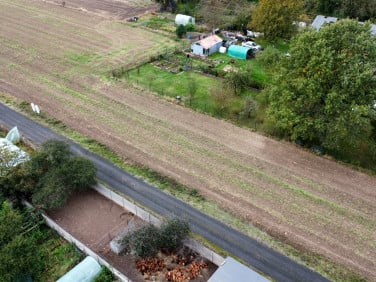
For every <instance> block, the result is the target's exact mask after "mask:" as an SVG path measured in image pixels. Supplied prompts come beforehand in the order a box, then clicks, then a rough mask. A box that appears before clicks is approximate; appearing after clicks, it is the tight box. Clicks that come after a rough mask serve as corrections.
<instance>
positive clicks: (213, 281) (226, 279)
mask: <svg viewBox="0 0 376 282" xmlns="http://www.w3.org/2000/svg"><path fill="white" fill-rule="evenodd" d="M232 281H236V282H270V280H269V279H267V278H265V277H264V276H262V275H260V274H258V273H257V272H256V271H254V270H252V269H250V268H249V267H247V266H245V265H244V264H241V263H240V262H238V261H236V260H234V259H233V258H231V257H227V258H226V260H225V261H224V262H223V264H222V265H220V266H219V267H218V269H217V270H216V271H215V272H214V273H213V275H212V276H211V277H210V278H209V280H208V282H232Z"/></svg>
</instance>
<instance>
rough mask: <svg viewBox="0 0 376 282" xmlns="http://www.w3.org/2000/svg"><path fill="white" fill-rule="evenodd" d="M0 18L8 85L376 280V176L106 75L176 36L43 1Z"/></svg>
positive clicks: (12, 5)
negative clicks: (111, 79) (167, 99)
mask: <svg viewBox="0 0 376 282" xmlns="http://www.w3.org/2000/svg"><path fill="white" fill-rule="evenodd" d="M85 2H88V1H85ZM108 2H111V1H108ZM74 3H78V1H77V2H74ZM90 3H92V5H95V3H96V2H90ZM98 5H99V4H98ZM68 6H69V3H68ZM92 7H95V6H92ZM20 19H22V20H20ZM0 24H1V27H2V28H1V29H0V44H1V48H0V91H2V92H3V93H8V94H10V95H13V96H14V97H17V98H19V99H22V100H25V101H27V102H34V103H36V104H38V105H39V106H40V107H41V109H42V111H45V112H48V113H49V114H50V115H52V116H53V117H55V118H56V119H59V120H61V121H63V122H64V123H65V124H66V125H68V126H70V127H72V128H74V129H76V130H77V131H79V132H81V133H82V134H84V135H87V136H89V137H92V138H94V139H96V140H98V141H99V142H101V143H103V144H106V145H107V146H108V147H110V148H111V149H113V150H114V151H115V152H117V153H118V154H120V155H121V156H123V157H124V158H125V159H129V160H130V161H133V162H136V163H139V164H142V165H144V166H147V167H150V168H151V169H153V170H155V171H157V172H159V173H161V174H163V175H166V176H169V177H171V178H173V179H175V180H177V181H178V182H180V183H183V184H185V185H187V186H189V187H191V188H194V189H197V190H198V191H199V192H200V193H201V194H203V195H204V196H205V197H206V198H208V199H210V200H213V201H216V202H217V203H218V204H219V205H220V206H221V207H222V208H223V209H226V210H229V211H231V212H233V213H234V214H236V215H238V216H239V217H241V218H243V219H244V220H247V221H248V222H250V223H252V224H254V225H256V226H258V227H260V228H261V229H263V230H265V231H267V232H268V233H269V234H272V235H273V236H275V237H278V238H279V239H281V240H282V241H285V242H288V243H289V244H292V245H294V246H296V247H298V248H301V249H304V250H307V251H309V252H313V253H317V254H320V255H323V256H325V257H327V258H329V259H331V260H332V261H334V262H337V263H339V264H342V265H345V266H346V267H348V268H350V269H352V270H354V271H356V272H358V273H360V274H362V275H364V276H366V277H368V279H369V280H376V265H375V262H376V245H375V242H376V189H375V187H376V178H375V177H374V176H370V175H367V174H365V173H362V172H359V171H355V170H352V169H351V168H349V167H346V166H344V165H341V164H339V163H337V162H335V161H332V160H330V159H328V158H325V157H319V156H316V155H314V154H312V153H310V152H307V151H304V150H302V149H301V148H298V147H296V146H294V145H293V144H289V143H286V142H279V141H276V140H273V139H270V138H267V137H264V136H262V135H259V134H257V133H254V132H252V131H250V130H248V129H244V128H239V127H236V126H234V125H232V124H230V123H228V122H225V121H221V120H217V119H214V118H212V117H209V116H206V115H203V114H200V113H196V112H193V111H191V110H190V109H186V108H183V107H181V106H178V105H175V104H173V103H170V102H167V101H165V100H162V99H160V98H159V97H157V96H155V95H153V94H152V93H148V92H147V91H143V90H141V89H138V88H136V87H133V86H130V85H127V84H124V83H121V82H114V81H108V80H104V79H102V78H103V77H104V75H105V74H106V72H107V71H108V70H110V69H112V68H114V67H119V66H122V65H125V66H132V65H137V63H139V62H141V61H145V60H147V58H148V56H150V54H153V52H154V53H156V52H158V50H163V48H166V47H167V46H173V44H174V42H173V41H172V40H170V39H168V38H161V36H160V35H157V34H154V33H152V32H148V31H146V30H144V29H135V28H132V27H130V26H129V25H127V24H124V23H119V22H118V21H115V20H110V19H109V18H108V17H100V16H96V15H93V14H88V13H86V12H84V11H79V10H75V9H67V8H63V7H61V6H58V5H51V4H48V3H43V2H39V1H24V0H14V1H11V0H4V1H2V2H1V3H0ZM72 54H73V55H75V56H72ZM77 55H79V56H77ZM83 55H85V56H86V57H85V56H83ZM171 83H173V82H171ZM179 94H183V93H179Z"/></svg>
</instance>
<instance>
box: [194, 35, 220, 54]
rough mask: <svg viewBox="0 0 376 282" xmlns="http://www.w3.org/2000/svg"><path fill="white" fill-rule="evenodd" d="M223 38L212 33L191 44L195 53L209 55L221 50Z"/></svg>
mask: <svg viewBox="0 0 376 282" xmlns="http://www.w3.org/2000/svg"><path fill="white" fill-rule="evenodd" d="M222 42H223V40H222V38H220V37H219V36H217V35H215V34H214V35H210V36H208V37H205V38H204V39H201V40H199V41H196V42H194V43H193V44H192V45H191V51H192V53H193V54H195V55H199V56H209V55H210V54H213V53H216V52H218V51H219V48H221V46H222Z"/></svg>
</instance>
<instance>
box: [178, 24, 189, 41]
mask: <svg viewBox="0 0 376 282" xmlns="http://www.w3.org/2000/svg"><path fill="white" fill-rule="evenodd" d="M186 33H187V30H186V28H185V26H184V25H182V24H179V25H178V26H177V27H176V36H177V37H178V38H182V37H183V36H184V34H186Z"/></svg>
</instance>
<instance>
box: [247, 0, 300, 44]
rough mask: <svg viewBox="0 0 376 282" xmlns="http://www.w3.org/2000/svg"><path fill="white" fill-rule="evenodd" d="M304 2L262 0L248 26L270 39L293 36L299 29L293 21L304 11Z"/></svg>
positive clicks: (294, 0)
mask: <svg viewBox="0 0 376 282" xmlns="http://www.w3.org/2000/svg"><path fill="white" fill-rule="evenodd" d="M303 4H304V2H303V0H260V1H259V3H258V5H257V7H256V9H255V11H254V13H253V14H252V20H251V22H250V23H249V25H248V26H249V28H251V29H253V30H256V31H259V32H263V33H264V36H265V38H267V39H270V40H275V39H277V38H291V36H292V35H293V34H294V33H295V32H296V31H297V26H296V25H294V24H293V22H294V21H297V20H298V18H299V16H300V14H301V13H302V11H303Z"/></svg>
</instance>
